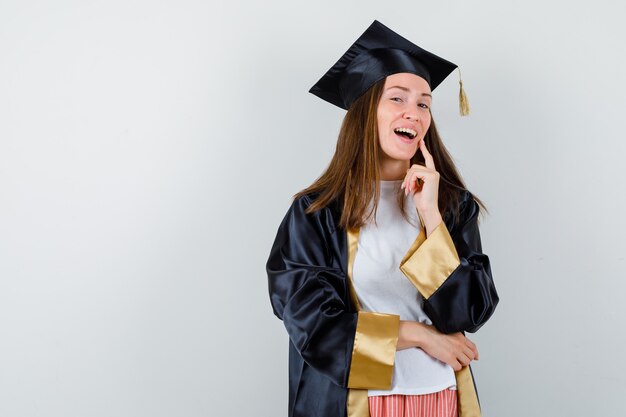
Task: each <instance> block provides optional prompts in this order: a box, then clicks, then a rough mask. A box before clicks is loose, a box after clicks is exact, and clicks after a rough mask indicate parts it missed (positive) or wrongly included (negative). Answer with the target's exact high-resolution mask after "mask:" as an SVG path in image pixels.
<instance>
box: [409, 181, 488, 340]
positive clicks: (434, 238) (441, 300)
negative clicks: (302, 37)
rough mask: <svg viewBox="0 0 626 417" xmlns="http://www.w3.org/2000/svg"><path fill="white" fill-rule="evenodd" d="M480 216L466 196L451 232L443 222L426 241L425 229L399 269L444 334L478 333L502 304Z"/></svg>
mask: <svg viewBox="0 0 626 417" xmlns="http://www.w3.org/2000/svg"><path fill="white" fill-rule="evenodd" d="M478 212H479V208H478V203H476V201H475V200H474V199H473V197H472V195H471V193H469V192H468V191H466V192H465V194H464V196H463V200H462V202H461V213H460V222H459V224H458V225H457V226H456V227H454V228H452V232H451V233H450V232H449V231H448V228H447V226H446V224H445V223H444V222H441V223H440V224H439V225H438V226H437V227H435V229H434V230H433V231H432V233H431V234H429V236H428V238H426V237H425V233H424V230H423V229H422V231H421V232H420V235H419V236H418V237H417V239H416V240H415V242H414V243H413V245H412V246H411V248H410V249H409V251H408V252H407V254H406V255H405V257H404V259H403V260H402V262H401V264H400V269H401V271H402V272H403V273H404V275H405V276H406V277H407V278H408V279H409V280H410V281H411V282H412V283H413V285H415V287H416V288H417V290H418V291H419V292H420V294H422V296H423V297H424V312H425V313H426V314H427V315H428V317H429V318H430V319H431V320H432V322H433V324H434V325H435V327H436V328H437V329H438V330H440V331H441V332H443V333H454V332H459V331H468V332H471V333H473V332H475V331H477V330H478V329H479V328H480V327H481V326H482V325H483V324H484V323H485V322H486V321H487V320H488V319H489V317H491V315H492V314H493V311H494V309H495V308H496V305H497V304H498V301H499V298H498V294H497V292H496V288H495V285H494V283H493V279H492V276H491V267H490V264H489V258H488V257H487V255H485V254H484V253H482V247H481V241H480V233H479V231H478Z"/></svg>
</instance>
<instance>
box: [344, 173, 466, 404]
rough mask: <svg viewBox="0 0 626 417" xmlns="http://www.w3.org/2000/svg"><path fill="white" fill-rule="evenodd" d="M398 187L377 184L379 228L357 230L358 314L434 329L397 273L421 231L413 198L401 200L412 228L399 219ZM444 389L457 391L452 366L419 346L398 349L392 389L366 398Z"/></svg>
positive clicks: (418, 297) (397, 184)
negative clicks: (373, 314)
mask: <svg viewBox="0 0 626 417" xmlns="http://www.w3.org/2000/svg"><path fill="white" fill-rule="evenodd" d="M401 184H402V180H395V181H381V190H380V191H381V194H380V201H379V202H378V209H377V213H376V221H377V225H375V224H374V222H373V219H372V220H371V221H370V222H369V223H368V224H366V225H364V226H363V227H361V229H360V232H359V242H358V247H357V252H356V257H355V259H354V265H353V269H352V279H353V285H354V288H355V290H356V293H357V296H358V299H359V302H360V303H361V309H362V310H364V311H374V312H379V313H388V314H397V315H399V316H400V320H413V321H418V322H422V323H426V324H430V325H432V322H431V321H430V319H429V318H428V316H426V314H425V313H424V311H423V310H422V305H423V303H424V299H423V298H422V296H421V295H420V294H419V292H418V291H417V289H416V288H415V287H414V286H413V284H411V282H410V281H409V280H408V279H407V278H406V277H405V276H404V274H403V273H402V271H400V261H401V260H402V258H403V257H404V255H405V254H406V252H407V251H408V249H409V247H410V246H411V244H412V243H413V242H414V241H415V238H417V236H418V235H419V232H420V228H421V225H420V221H419V217H418V215H417V210H416V209H415V205H414V203H413V198H412V196H411V194H409V195H408V196H406V197H405V210H406V211H407V214H408V215H409V218H410V219H411V223H413V224H411V223H408V222H407V221H406V220H405V219H404V217H402V214H401V212H400V208H399V207H398V203H397V200H396V190H397V189H399V188H400V185H401ZM402 192H404V190H402ZM370 204H371V203H370ZM448 387H453V389H455V388H456V378H455V375H454V369H453V368H452V367H451V366H450V365H448V364H446V363H444V362H441V361H439V360H438V359H435V358H434V357H432V356H430V355H428V354H427V353H426V352H424V351H423V350H422V349H420V348H408V349H403V350H398V351H396V358H395V364H394V368H393V378H392V382H391V389H390V390H369V391H368V395H369V396H374V395H390V394H405V395H418V394H429V393H433V392H437V391H441V390H443V389H446V388H448Z"/></svg>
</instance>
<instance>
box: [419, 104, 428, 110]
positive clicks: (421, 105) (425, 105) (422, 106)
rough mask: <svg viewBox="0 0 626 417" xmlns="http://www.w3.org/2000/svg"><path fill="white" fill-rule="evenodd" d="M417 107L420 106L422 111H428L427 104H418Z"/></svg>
mask: <svg viewBox="0 0 626 417" xmlns="http://www.w3.org/2000/svg"><path fill="white" fill-rule="evenodd" d="M418 106H420V107H421V108H423V109H428V108H430V106H429V105H428V104H426V103H420V104H418Z"/></svg>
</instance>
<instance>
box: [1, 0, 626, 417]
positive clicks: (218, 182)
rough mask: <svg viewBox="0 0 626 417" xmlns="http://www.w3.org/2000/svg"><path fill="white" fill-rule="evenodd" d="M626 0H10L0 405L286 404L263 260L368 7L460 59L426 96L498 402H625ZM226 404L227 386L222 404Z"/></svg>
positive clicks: (242, 408) (310, 173)
mask: <svg viewBox="0 0 626 417" xmlns="http://www.w3.org/2000/svg"><path fill="white" fill-rule="evenodd" d="M625 15H626V6H625V3H624V2H622V1H609V0H603V1H596V2H586V1H552V2H546V1H537V0H534V1H526V2H506V1H504V2H503V1H495V0H486V1H481V2H467V1H446V2H443V1H442V2H423V1H397V2H392V3H389V2H387V3H383V2H379V1H363V0H361V1H344V2H338V1H317V2H295V1H285V0H283V1H273V2H254V1H245V2H244V1H240V2H225V1H213V2H205V1H199V0H195V1H180V0H179V1H172V0H165V1H159V2H153V1H146V0H141V1H137V0H130V1H128V0H126V1H119V0H110V1H69V0H57V1H49V2H45V1H3V0H0V415H2V416H7V417H12V416H20V417H22V416H24V417H26V416H29V417H30V416H46V417H70V416H85V415H88V416H93V417H97V416H146V417H147V416H150V417H157V416H221V415H231V414H232V415H239V416H267V417H270V416H271V417H274V416H286V415H287V348H288V338H287V334H286V332H285V330H284V327H283V326H282V323H281V322H280V321H279V320H278V319H276V318H275V317H274V316H273V314H272V310H271V307H270V302H269V297H268V292H267V277H266V275H265V262H266V260H267V256H268V254H269V249H270V246H271V243H272V241H273V239H274V236H275V233H276V229H277V227H278V224H279V222H280V220H281V219H282V217H283V216H284V214H285V212H286V210H287V207H288V206H289V204H290V198H291V196H292V195H293V194H294V193H296V192H297V191H299V190H300V189H302V188H304V187H306V186H307V185H309V184H310V183H311V182H312V181H313V180H314V179H315V178H317V176H318V175H319V174H320V173H321V172H322V170H323V169H324V168H325V167H326V166H327V164H328V162H329V160H330V157H331V155H332V153H333V151H334V147H335V143H336V137H337V133H338V130H339V126H340V123H341V119H342V117H343V115H344V114H345V111H343V110H341V109H339V108H336V107H333V106H331V105H330V104H328V103H326V102H324V101H322V100H320V99H319V98H317V97H315V96H313V95H312V94H309V93H308V89H309V88H310V87H311V86H312V85H313V84H314V83H315V82H316V81H317V80H318V79H319V78H320V77H321V76H322V75H323V74H324V72H326V70H327V69H328V68H329V67H330V66H331V65H332V64H334V63H335V61H336V60H337V59H338V58H339V57H340V56H341V55H342V54H343V53H344V52H345V50H346V49H347V48H348V47H349V46H350V45H351V43H352V42H354V40H355V39H356V38H357V37H358V36H359V35H360V34H361V33H362V32H363V31H364V30H365V29H366V28H367V27H368V26H369V25H370V24H371V23H372V21H373V20H374V19H377V20H379V21H381V22H382V23H384V24H385V25H387V26H389V27H390V28H391V29H393V30H395V31H397V32H398V33H400V34H401V35H403V36H405V37H407V38H408V39H410V40H412V41H414V42H415V43H417V44H419V45H421V46H423V47H424V48H426V49H428V50H431V51H433V52H434V53H436V54H438V55H440V56H442V57H445V58H446V59H449V60H450V61H452V62H455V63H457V64H458V65H459V66H460V67H461V70H462V75H463V82H464V87H465V89H466V92H467V94H468V97H469V101H470V104H471V108H472V114H471V116H470V117H464V118H461V117H460V116H459V115H458V105H457V94H458V74H457V72H454V73H453V74H452V75H450V77H449V78H448V79H446V81H444V82H443V84H442V85H441V86H439V87H438V88H437V89H436V90H435V98H434V102H433V114H434V118H435V120H436V121H437V125H438V127H439V129H440V133H441V135H442V137H443V139H444V141H445V143H446V145H447V146H448V149H449V150H450V152H451V153H452V155H453V156H454V158H455V161H456V162H457V164H458V167H459V169H460V171H461V174H462V175H463V177H464V178H465V180H466V182H467V185H468V187H469V189H470V190H472V191H473V192H474V193H476V194H477V195H478V196H479V197H480V198H481V199H482V200H483V201H484V202H485V203H486V204H487V206H488V208H489V210H490V215H489V216H487V217H485V219H484V221H483V222H482V223H481V234H482V241H483V249H484V251H485V253H487V254H488V255H489V257H490V260H491V264H492V271H493V276H494V281H495V283H496V287H497V289H498V292H499V294H500V300H501V301H500V304H499V306H498V308H497V310H496V312H495V315H494V316H493V317H492V319H491V320H490V321H489V322H488V323H487V324H485V325H484V326H483V328H481V329H480V330H479V332H478V333H476V334H473V335H472V334H468V336H469V337H470V339H472V340H473V341H474V342H475V343H476V344H477V345H478V348H479V351H480V361H475V362H474V363H473V365H472V367H473V370H474V376H475V378H476V383H477V386H478V392H479V396H480V399H481V404H482V407H483V415H484V416H486V417H492V416H508V417H518V416H520V417H521V416H557V415H563V416H581V417H582V416H585V417H586V416H590V415H597V416H618V415H623V410H624V406H623V405H622V397H623V393H624V392H626V379H624V375H625V374H626V365H625V364H624V361H623V357H622V356H623V355H622V349H623V346H624V344H625V342H626V337H625V334H624V331H623V330H622V329H623V323H622V322H623V320H624V318H625V317H626V305H625V303H623V302H622V298H623V294H624V292H625V290H626V283H625V281H626V280H625V278H626V274H625V273H624V270H625V269H626V263H625V259H624V252H625V249H626V244H625V243H624V237H623V234H624V231H626V227H625V226H626V220H624V212H626V193H625V192H624V186H623V183H622V181H623V179H624V177H625V176H626V167H625V164H624V154H625V153H626V144H625V143H626V142H625V137H624V136H625V135H624V128H623V115H622V113H623V111H624V109H625V108H626V87H625V85H626V83H625V82H624V77H623V72H624V70H623V68H624V64H626V52H625V51H626V50H625V49H624V46H623V43H622V39H624V38H625V37H626V29H625V26H624V24H623V18H624V16H625ZM233 407H234V408H235V411H234V412H233V411H231V410H232V408H233Z"/></svg>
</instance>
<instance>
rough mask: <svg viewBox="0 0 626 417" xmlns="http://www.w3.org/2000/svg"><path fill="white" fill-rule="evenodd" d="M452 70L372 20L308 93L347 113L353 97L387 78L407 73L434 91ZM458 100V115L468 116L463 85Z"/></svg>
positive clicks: (444, 62)
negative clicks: (420, 79)
mask: <svg viewBox="0 0 626 417" xmlns="http://www.w3.org/2000/svg"><path fill="white" fill-rule="evenodd" d="M456 67H457V66H456V65H455V64H453V63H452V62H449V61H446V60H445V59H443V58H440V57H438V56H437V55H435V54H433V53H431V52H428V51H426V50H425V49H422V48H420V47H419V46H417V45H415V44H414V43H413V42H411V41H409V40H407V39H405V38H403V37H402V36H400V35H398V34H397V33H396V32H394V31H393V30H391V29H389V28H388V27H387V26H385V25H383V24H382V23H380V22H379V21H378V20H374V23H372V24H371V25H370V27H368V28H367V30H366V31H365V32H363V34H362V35H361V36H360V37H359V38H358V39H357V40H356V41H355V42H354V43H353V44H352V46H351V47H350V48H349V49H348V50H347V51H346V53H344V54H343V56H342V57H341V58H339V61H337V63H336V64H335V65H333V66H332V67H331V68H330V69H329V70H328V72H326V74H324V76H323V77H322V78H320V80H319V81H318V82H317V83H316V84H315V85H314V86H313V87H311V89H310V90H309V92H310V93H313V94H315V95H316V96H318V97H319V98H321V99H323V100H326V101H328V102H329V103H332V104H334V105H336V106H339V107H341V108H342V109H345V110H348V109H349V108H350V106H351V105H352V103H353V102H354V101H355V100H356V99H357V98H359V97H360V96H361V95H362V94H363V93H365V92H366V91H367V90H368V89H369V88H370V87H371V86H373V85H374V84H375V83H376V82H377V81H379V80H381V79H383V78H385V77H387V76H388V75H391V74H396V73H399V72H410V73H413V74H416V75H419V76H420V77H422V78H424V79H425V80H426V81H427V82H428V84H429V85H430V89H431V90H434V89H435V88H436V87H437V86H438V85H439V84H440V83H441V82H442V81H443V80H444V79H445V78H446V77H447V76H448V75H449V74H450V73H451V72H452V71H454V69H455V68H456ZM460 101H461V114H463V115H465V114H467V113H469V107H468V106H467V98H466V97H465V93H464V92H463V84H461V92H460Z"/></svg>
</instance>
